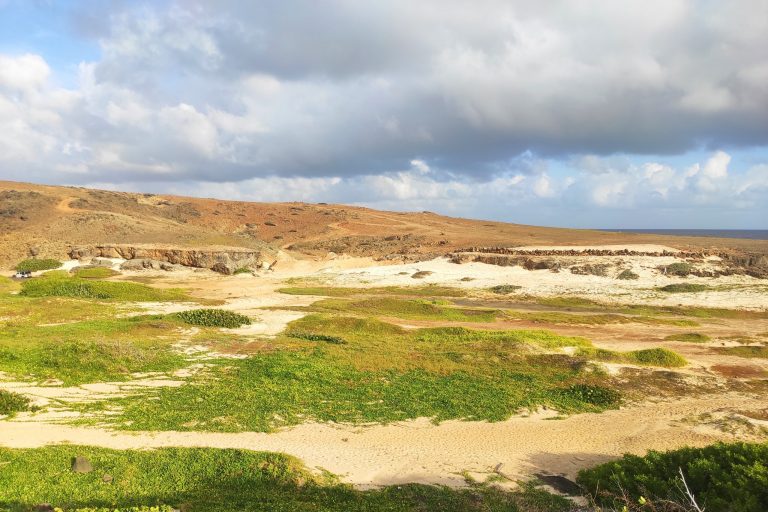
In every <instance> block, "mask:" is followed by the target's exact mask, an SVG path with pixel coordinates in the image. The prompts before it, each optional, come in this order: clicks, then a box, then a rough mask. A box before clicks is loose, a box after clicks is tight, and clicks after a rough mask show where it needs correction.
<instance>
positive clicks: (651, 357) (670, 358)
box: [578, 347, 688, 368]
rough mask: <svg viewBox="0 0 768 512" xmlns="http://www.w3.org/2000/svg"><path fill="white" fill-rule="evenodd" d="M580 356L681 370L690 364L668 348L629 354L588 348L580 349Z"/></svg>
mask: <svg viewBox="0 0 768 512" xmlns="http://www.w3.org/2000/svg"><path fill="white" fill-rule="evenodd" d="M578 354H579V355H582V356H584V357H587V358H589V359H592V360H596V361H606V362H612V363H627V364H637V365H640V366H657V367H661V368H679V367H681V366H685V365H686V364H688V362H687V361H686V360H685V358H683V356H681V355H680V354H678V353H676V352H674V351H672V350H669V349H666V348H646V349H642V350H632V351H629V352H616V351H614V350H607V349H603V348H592V347H586V348H581V349H579V351H578Z"/></svg>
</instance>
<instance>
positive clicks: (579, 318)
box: [504, 310, 697, 327]
mask: <svg viewBox="0 0 768 512" xmlns="http://www.w3.org/2000/svg"><path fill="white" fill-rule="evenodd" d="M504 315H505V316H506V317H508V318H514V319H517V320H526V321H529V322H534V323H549V324H570V325H608V324H631V323H638V324H646V325H675V326H683V327H692V326H695V325H697V323H696V322H694V321H691V320H686V319H672V318H659V317H653V316H644V315H622V314H617V313H602V314H601V313H587V314H577V313H564V312H561V311H536V312H530V311H516V310H506V311H504Z"/></svg>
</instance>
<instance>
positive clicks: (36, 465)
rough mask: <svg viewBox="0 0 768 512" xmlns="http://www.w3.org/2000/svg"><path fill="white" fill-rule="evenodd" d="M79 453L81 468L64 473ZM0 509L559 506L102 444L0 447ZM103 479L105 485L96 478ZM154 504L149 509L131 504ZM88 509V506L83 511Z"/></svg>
mask: <svg viewBox="0 0 768 512" xmlns="http://www.w3.org/2000/svg"><path fill="white" fill-rule="evenodd" d="M75 456H85V457H87V458H88V459H89V460H90V461H91V462H92V464H93V469H94V470H93V471H92V472H90V473H73V472H72V471H70V464H71V460H72V458H73V457H75ZM0 464H1V465H2V468H3V470H2V471H0V509H2V510H8V511H9V512H26V511H28V510H33V509H34V508H35V507H36V506H37V505H39V504H40V503H51V504H53V505H55V506H58V507H60V508H62V509H63V510H65V511H66V512H72V511H75V510H78V509H81V510H87V511H89V512H91V511H99V512H100V511H101V510H102V509H105V510H106V511H108V512H114V511H115V510H118V511H125V512H135V511H142V512H144V511H147V512H157V511H159V512H166V511H167V510H168V508H167V507H169V506H170V507H174V508H176V509H181V510H187V511H193V512H194V511H205V512H232V511H233V510H237V511H242V512H278V511H279V512H287V511H318V512H321V511H327V512H332V511H333V512H336V511H345V512H422V511H426V510H440V511H444V512H463V511H467V510H487V511H498V512H501V511H505V512H534V511H542V510H546V511H548V512H550V511H551V512H565V511H567V510H569V509H570V507H569V502H568V501H567V500H565V499H564V498H561V497H558V496H554V495H551V494H549V493H546V492H544V491H540V490H536V489H535V488H533V487H532V486H530V485H523V486H521V488H520V490H518V491H516V492H507V491H503V490H500V489H498V488H496V487H492V486H482V485H473V486H471V487H468V488H464V489H452V488H448V487H439V486H427V485H418V484H408V485H397V486H391V487H383V488H380V489H372V490H367V491H359V490H355V489H353V488H352V487H351V486H348V485H343V484H340V483H338V481H337V480H336V479H335V478H334V477H333V476H332V475H329V474H322V475H320V476H318V475H316V474H313V473H311V472H310V471H308V470H307V469H306V468H305V467H304V466H303V465H302V464H301V463H300V462H299V461H298V460H297V459H295V458H293V457H290V456H287V455H283V454H277V453H265V452H254V451H249V450H219V449H210V448H163V449H158V450H142V451H135V450H134V451H132V450H107V449H101V448H93V447H86V446H69V445H67V446H51V447H46V448H37V449H25V450H9V449H0ZM105 475H106V476H108V477H109V480H110V483H105ZM148 506H151V507H158V508H153V509H148V508H144V509H142V508H138V509H134V508H131V507H148ZM84 507H88V508H84Z"/></svg>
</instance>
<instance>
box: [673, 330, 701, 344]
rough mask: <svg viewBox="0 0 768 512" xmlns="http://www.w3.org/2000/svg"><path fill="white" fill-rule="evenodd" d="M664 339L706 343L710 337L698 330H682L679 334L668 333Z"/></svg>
mask: <svg viewBox="0 0 768 512" xmlns="http://www.w3.org/2000/svg"><path fill="white" fill-rule="evenodd" d="M664 339H665V340H666V341H685V342H688V343H707V342H708V341H710V340H711V339H712V338H710V337H709V336H707V335H706V334H701V333H700V332H683V333H680V334H670V335H669V336H667V337H666V338H664Z"/></svg>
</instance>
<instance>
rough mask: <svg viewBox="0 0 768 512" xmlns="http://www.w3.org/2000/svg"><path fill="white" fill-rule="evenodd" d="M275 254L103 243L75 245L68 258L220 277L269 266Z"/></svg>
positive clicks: (224, 248) (209, 248)
mask: <svg viewBox="0 0 768 512" xmlns="http://www.w3.org/2000/svg"><path fill="white" fill-rule="evenodd" d="M275 256H276V253H275V252H274V251H272V250H269V249H247V248H243V247H215V246H214V247H206V248H188V247H167V246H160V245H137V244H104V245H90V246H76V247H72V248H71V249H70V251H69V257H70V258H72V259H78V260H83V259H90V258H123V259H126V260H135V259H145V260H157V261H165V262H168V263H172V264H176V265H184V266H186V267H196V268H208V269H211V270H213V271H216V272H220V273H222V274H232V273H233V272H235V271H236V270H237V269H239V268H244V267H246V268H257V267H261V266H263V265H264V264H267V265H269V264H270V263H272V262H273V261H274V260H275Z"/></svg>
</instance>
